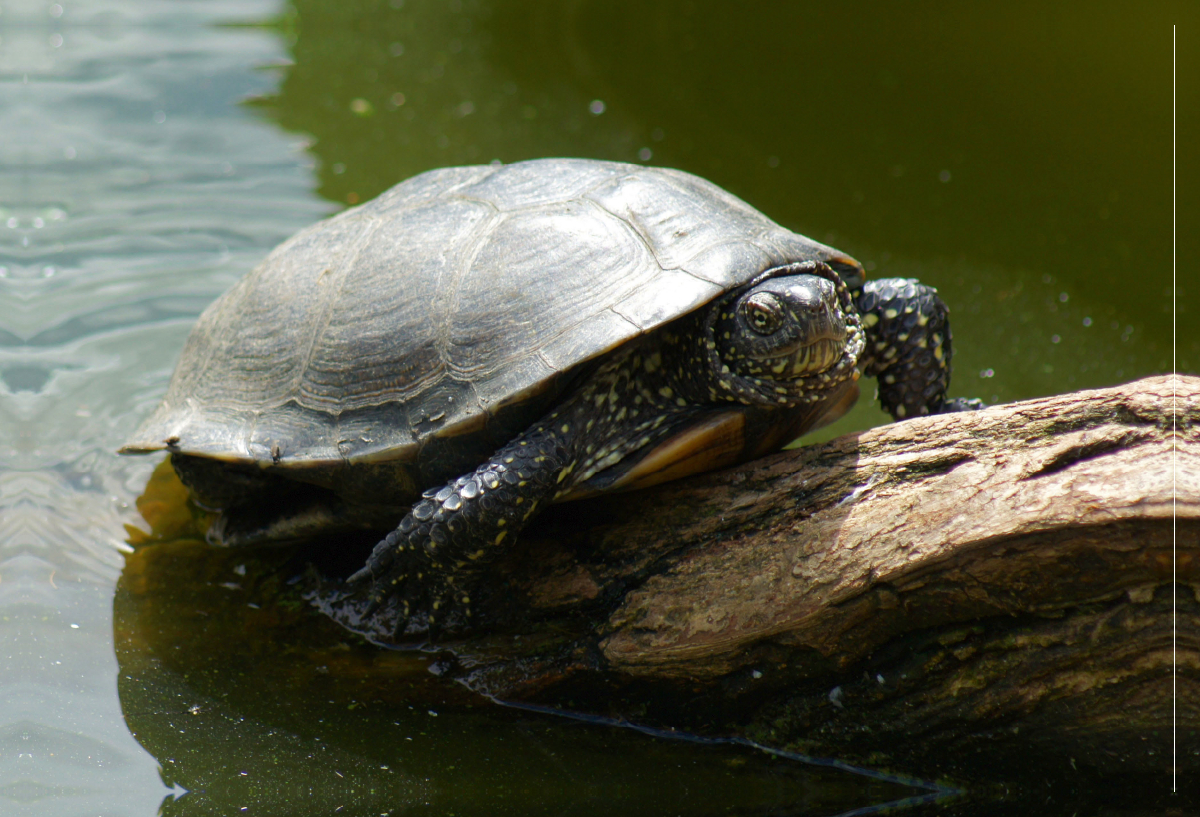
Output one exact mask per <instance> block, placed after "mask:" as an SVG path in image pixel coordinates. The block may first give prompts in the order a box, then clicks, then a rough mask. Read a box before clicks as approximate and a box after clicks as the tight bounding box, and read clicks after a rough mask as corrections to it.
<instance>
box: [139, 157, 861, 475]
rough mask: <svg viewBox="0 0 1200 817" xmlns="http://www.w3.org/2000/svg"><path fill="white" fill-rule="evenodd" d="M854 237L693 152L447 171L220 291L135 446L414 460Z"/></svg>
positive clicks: (319, 233) (240, 455) (327, 459)
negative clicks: (725, 183) (734, 190)
mask: <svg viewBox="0 0 1200 817" xmlns="http://www.w3.org/2000/svg"><path fill="white" fill-rule="evenodd" d="M839 257H841V255H840V253H838V252H837V251H835V250H832V249H831V248H829V247H826V246H824V245H822V244H819V243H816V242H814V241H811V240H810V239H808V238H805V237H804V236H801V235H798V234H796V233H793V232H791V231H789V230H786V229H784V228H782V227H780V226H779V225H777V224H775V223H774V222H773V221H771V220H770V219H768V218H767V217H766V216H764V215H762V214H761V213H759V212H758V211H757V210H755V209H754V208H752V207H750V206H749V205H747V204H746V203H745V202H743V201H741V200H740V199H738V198H736V197H735V196H733V195H731V194H729V193H727V192H725V191H724V190H722V189H721V188H719V187H717V186H716V185H714V184H712V183H710V182H707V181H705V180H703V179H700V178H698V177H696V176H693V175H690V174H688V173H684V172H681V171H678V170H669V169H665V168H649V167H642V166H638V165H630V164H620V163H614V162H600V161H590V160H582V159H542V160H536V161H528V162H519V163H515V164H510V165H496V166H479V167H459V168H447V169H442V170H434V171H430V172H428V173H423V174H421V175H419V176H416V177H414V178H412V179H409V180H408V181H405V182H403V183H401V184H399V185H397V186H396V187H393V188H392V189H391V190H389V191H387V192H386V193H384V194H383V195H381V196H379V197H378V198H376V199H374V200H373V201H370V202H367V203H366V204H363V205H361V206H359V207H355V208H352V209H350V210H347V211H345V212H343V213H341V214H339V215H337V216H335V217H333V218H330V219H328V220H326V221H322V222H320V223H318V224H315V225H313V226H311V227H309V228H307V229H305V230H303V231H301V232H300V233H298V234H297V235H296V236H294V237H293V238H291V239H290V240H288V241H286V242H285V243H283V244H282V245H280V246H279V247H278V248H277V249H275V251H274V252H272V253H271V254H270V255H269V256H268V257H267V259H266V260H265V261H263V263H262V264H260V265H259V266H258V267H257V268H256V269H255V270H254V271H253V272H251V273H250V274H249V275H247V276H246V277H245V278H244V279H243V280H242V281H240V282H239V283H238V284H237V285H235V286H234V287H233V288H232V289H230V290H229V291H228V292H227V293H225V294H224V295H223V296H222V297H221V298H219V299H218V300H217V301H216V302H214V303H213V304H212V305H211V306H210V307H209V308H208V309H207V310H205V312H204V313H203V315H201V316H200V319H199V322H198V323H197V325H196V327H195V328H194V329H193V331H192V333H191V336H190V337H189V338H188V341H187V345H186V346H185V347H184V350H183V354H182V358H181V360H180V363H179V365H178V367H177V369H176V371H175V374H174V377H173V378H172V380H171V383H170V386H169V388H168V391H167V395H166V397H165V398H164V399H163V401H162V403H161V405H160V406H159V407H158V408H157V410H156V411H155V412H154V413H153V414H152V415H151V416H150V417H149V418H148V419H147V420H146V421H145V422H144V423H143V424H142V426H141V427H140V428H139V429H138V431H137V432H136V433H135V435H134V437H133V438H132V439H131V440H130V442H129V443H127V444H126V446H125V447H124V448H123V449H122V450H123V451H124V452H145V451H155V450H161V449H164V448H170V449H171V450H173V451H178V452H182V453H186V454H195V455H199V456H204V457H211V458H215V459H219V460H225V461H230V462H242V463H259V464H268V463H272V464H274V465H275V466H277V467H279V468H283V469H288V468H293V467H297V466H303V465H309V466H314V465H315V466H322V465H323V466H331V465H335V464H337V465H342V466H345V465H348V464H356V463H371V462H374V463H385V462H400V461H413V460H415V459H416V458H417V457H418V454H419V453H420V452H421V451H422V449H427V448H437V447H439V446H440V447H442V448H445V447H446V446H447V445H449V446H450V447H453V445H454V441H456V440H458V439H460V438H464V439H465V438H472V437H475V438H478V437H479V436H480V434H479V433H480V432H481V431H482V430H484V429H485V427H491V426H492V425H493V424H494V423H495V422H497V421H496V418H497V417H498V416H502V415H503V413H504V410H505V408H506V407H516V408H520V407H522V406H524V405H528V404H531V403H540V404H541V406H544V405H545V404H546V403H547V401H548V400H549V399H553V395H554V394H556V393H557V392H555V391H554V390H556V389H559V388H561V387H562V384H563V382H564V381H565V378H564V374H565V373H570V372H571V371H572V370H574V369H576V368H577V367H579V366H580V365H581V364H584V363H585V362H586V361H589V360H591V359H593V358H596V357H597V356H600V355H603V354H604V353H605V352H607V351H609V350H611V349H613V348H615V347H617V346H619V345H621V344H624V343H626V342H629V341H630V340H632V339H634V338H636V337H638V336H639V335H642V334H644V333H646V332H649V331H651V330H653V329H655V328H656V327H658V326H661V325H662V324H664V323H667V322H669V321H671V320H673V319H675V318H678V317H680V316H681V315H684V314H686V313H688V312H690V311H691V310H693V309H695V308H697V307H698V306H700V305H701V304H704V303H706V302H708V301H710V300H712V299H713V298H715V297H716V296H718V295H720V294H721V293H722V292H726V291H728V290H730V289H732V288H735V287H738V286H740V285H742V284H745V283H747V282H749V281H750V280H751V279H753V278H754V277H755V276H757V275H758V274H759V273H760V272H762V271H764V270H767V269H770V268H772V267H776V266H779V265H782V264H787V263H792V262H796V261H804V260H810V259H817V260H830V259H837V258H839ZM853 283H859V282H853ZM538 410H539V411H540V410H541V407H539V409H538ZM527 422H529V420H528V417H526V416H521V417H518V418H517V419H516V420H515V423H516V424H517V427H516V428H515V429H507V430H504V431H495V430H493V433H491V434H490V436H491V437H492V438H495V440H499V441H500V442H503V440H504V438H505V435H506V434H507V435H509V436H511V434H512V433H515V431H518V430H520V424H521V423H527ZM433 441H438V445H433V446H431V445H430V444H431V442H433ZM493 443H494V440H493V442H487V443H485V444H482V448H481V450H483V449H486V448H487V446H489V445H492V444H493ZM472 445H473V446H474V447H480V445H481V444H480V443H479V441H478V440H477V439H476V441H475V442H474V443H473V444H472ZM468 447H472V446H468ZM472 456H473V455H472ZM318 470H321V469H318Z"/></svg>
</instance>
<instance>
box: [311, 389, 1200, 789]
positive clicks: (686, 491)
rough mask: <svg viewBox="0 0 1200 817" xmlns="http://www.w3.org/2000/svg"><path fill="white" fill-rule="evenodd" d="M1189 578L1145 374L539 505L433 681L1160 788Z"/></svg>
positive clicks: (1160, 410)
mask: <svg viewBox="0 0 1200 817" xmlns="http://www.w3.org/2000/svg"><path fill="white" fill-rule="evenodd" d="M1198 565H1200V379H1198V378H1194V377H1185V376H1167V377H1155V378H1149V379H1145V380H1141V381H1138V382H1135V383H1131V384H1128V385H1125V386H1122V387H1119V388H1112V389H1104V390H1097V391H1086V392H1078V393H1074V394H1066V395H1061V396H1056V397H1049V398H1045V399H1038V400H1029V401H1025V402H1021V403H1015V404H1011V405H1003V406H996V407H993V408H990V409H987V410H985V411H981V412H971V413H963V414H954V415H947V416H939V417H930V418H921V419H915V420H911V421H908V422H905V423H900V424H895V425H890V426H885V427H882V428H877V429H874V430H871V431H868V432H865V433H861V434H853V435H849V436H845V437H842V438H839V439H836V440H833V441H831V442H829V443H826V444H822V445H816V446H810V447H805V448H800V449H797V450H792V451H786V452H783V453H781V454H778V455H776V456H772V457H768V458H766V459H762V460H758V461H756V462H753V463H750V464H749V465H746V466H742V467H740V468H737V469H734V470H729V471H725V472H721V473H716V474H709V475H704V476H701V477H698V478H694V479H691V480H687V481H683V482H680V483H676V484H673V485H668V486H663V487H661V488H659V489H656V490H652V491H646V492H641V493H636V494H629V495H625V496H619V497H609V498H604V499H599V500H590V501H587V502H582V503H569V504H566V505H561V506H557V507H556V508H555V509H554V510H553V511H552V512H551V513H549V514H547V518H546V519H545V520H544V521H543V522H541V523H539V524H538V525H537V526H536V527H535V529H533V530H531V531H530V532H529V534H528V535H527V536H526V537H525V539H524V541H523V542H522V543H521V545H520V547H519V548H518V549H517V552H514V554H513V556H512V558H511V559H510V560H508V561H507V562H505V563H504V564H502V565H500V566H499V570H500V574H501V577H500V578H499V579H497V580H496V581H495V582H491V584H492V586H494V587H495V588H496V591H495V592H494V593H493V598H492V600H491V602H490V605H491V608H492V609H493V611H494V616H495V617H496V620H498V621H500V622H501V625H500V626H499V627H498V628H496V629H493V630H492V631H491V632H490V633H489V634H485V635H474V636H468V637H464V638H462V639H460V640H457V641H455V640H447V641H445V642H443V643H441V644H439V648H440V649H442V650H443V654H444V660H443V661H442V663H441V665H440V667H439V669H440V670H441V671H443V672H446V673H451V674H453V675H456V676H457V677H459V678H461V679H462V680H463V681H464V682H466V683H467V684H468V685H469V686H471V687H473V688H474V689H476V690H479V691H482V692H485V693H488V694H491V695H494V696H496V697H498V698H501V699H508V700H521V701H528V702H537V703H539V704H548V705H552V706H562V707H564V708H568V709H577V710H578V709H586V710H589V711H592V712H598V713H599V714H602V715H607V716H614V717H623V718H628V719H630V720H639V721H642V722H646V723H653V724H669V725H671V726H676V727H681V728H684V729H692V730H697V731H708V732H713V731H719V732H725V733H729V732H733V733H736V734H740V735H743V736H746V737H749V738H752V739H755V740H758V741H761V742H763V743H768V744H772V745H775V746H782V747H787V748H790V749H793V750H798V751H802V752H806V753H808V754H812V755H822V756H828V757H838V758H842V759H844V760H850V761H857V762H862V763H867V764H871V765H875V766H880V765H883V766H888V767H891V768H894V769H901V770H904V771H906V772H908V773H911V774H918V775H922V776H930V777H935V776H950V777H955V778H958V779H972V780H977V781H978V780H994V781H1006V782H1007V781H1012V780H1016V779H1024V780H1028V779H1030V777H1031V775H1032V776H1033V777H1036V778H1038V779H1039V780H1041V779H1042V778H1045V779H1058V780H1068V779H1078V780H1080V781H1081V782H1082V783H1084V784H1087V785H1092V784H1093V783H1095V782H1096V781H1105V782H1107V783H1112V782H1113V781H1116V780H1125V781H1136V788H1137V789H1138V790H1141V789H1143V787H1146V786H1149V787H1151V788H1152V789H1153V790H1155V791H1160V792H1162V791H1169V790H1170V778H1171V774H1172V771H1173V770H1175V771H1177V773H1178V775H1179V776H1180V778H1181V779H1187V778H1188V777H1189V776H1191V778H1192V783H1191V784H1190V785H1194V784H1195V778H1196V777H1197V776H1198V775H1200V568H1198ZM321 604H322V605H323V606H324V607H325V608H326V609H327V611H328V612H329V613H330V614H331V615H333V616H334V617H335V618H338V619H340V620H341V621H342V622H343V623H345V624H347V626H351V627H354V628H358V629H359V630H362V631H366V632H368V633H370V634H371V635H372V637H374V638H376V639H378V640H381V641H386V640H387V636H386V635H385V633H386V632H387V631H388V629H389V627H390V622H387V621H382V622H375V623H364V622H363V621H361V620H360V619H359V618H358V617H357V615H356V609H355V608H354V606H353V605H352V604H349V603H340V602H338V601H336V600H335V601H333V602H330V601H328V600H325V601H322V602H321ZM1173 691H1174V692H1173ZM1173 719H1174V720H1173ZM1173 723H1174V724H1175V727H1176V731H1175V736H1176V740H1175V742H1174V743H1173V742H1172V725H1173ZM1173 752H1174V753H1173ZM1173 764H1174V765H1173Z"/></svg>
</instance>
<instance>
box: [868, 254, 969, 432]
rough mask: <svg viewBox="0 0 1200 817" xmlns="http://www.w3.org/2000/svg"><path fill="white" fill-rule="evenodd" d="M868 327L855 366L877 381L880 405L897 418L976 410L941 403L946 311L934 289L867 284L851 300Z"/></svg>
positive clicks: (907, 282) (897, 281) (898, 281)
mask: <svg viewBox="0 0 1200 817" xmlns="http://www.w3.org/2000/svg"><path fill="white" fill-rule="evenodd" d="M855 306H857V307H858V311H859V314H860V315H862V321H863V325H864V326H866V327H868V329H867V335H868V341H867V344H866V350H865V351H864V353H863V357H862V359H861V360H860V361H859V363H858V365H859V368H860V369H861V370H862V372H863V374H865V375H867V376H869V377H875V378H877V379H878V382H879V402H880V404H881V405H882V406H883V410H884V411H886V412H887V413H888V414H890V415H892V417H894V418H896V419H897V420H903V419H906V418H909V417H919V416H922V415H926V414H937V413H940V412H943V411H946V410H952V411H954V410H962V409H971V408H979V407H980V405H981V404H978V403H975V402H971V401H961V400H960V401H952V402H951V403H949V404H947V403H946V402H945V397H946V389H947V387H948V386H949V385H950V357H951V344H950V324H949V320H948V316H949V311H950V310H949V309H947V307H946V305H945V303H943V302H942V299H941V298H939V297H938V294H937V290H936V289H934V288H933V287H930V286H926V285H924V284H921V283H919V282H918V281H916V280H913V279H911V278H885V279H881V280H878V281H868V282H867V284H866V285H865V286H864V287H863V288H862V291H861V292H860V293H858V295H857V296H856V298H855Z"/></svg>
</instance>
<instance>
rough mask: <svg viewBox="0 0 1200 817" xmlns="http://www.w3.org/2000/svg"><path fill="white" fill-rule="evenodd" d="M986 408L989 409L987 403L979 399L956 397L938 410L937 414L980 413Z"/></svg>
mask: <svg viewBox="0 0 1200 817" xmlns="http://www.w3.org/2000/svg"><path fill="white" fill-rule="evenodd" d="M985 408H987V403H985V402H983V401H982V400H980V399H979V398H978V397H955V398H954V399H953V400H947V401H946V402H944V403H942V407H941V408H939V409H938V412H937V413H938V414H952V413H953V412H956V411H979V410H980V409H985Z"/></svg>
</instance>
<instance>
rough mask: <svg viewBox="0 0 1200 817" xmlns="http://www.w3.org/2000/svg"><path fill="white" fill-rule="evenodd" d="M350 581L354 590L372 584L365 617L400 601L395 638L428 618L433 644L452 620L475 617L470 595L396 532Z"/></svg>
mask: <svg viewBox="0 0 1200 817" xmlns="http://www.w3.org/2000/svg"><path fill="white" fill-rule="evenodd" d="M346 581H347V583H348V584H349V585H351V586H352V587H354V586H359V587H361V586H363V585H365V584H366V583H367V582H370V587H369V589H368V590H367V591H366V592H367V606H366V607H365V608H364V610H363V614H364V616H368V617H369V616H373V615H375V614H376V613H377V612H379V610H380V609H381V608H382V607H383V605H384V604H385V603H386V602H387V601H388V599H390V598H395V599H396V622H395V625H394V626H393V628H392V635H393V637H395V638H399V637H400V636H402V635H403V634H404V632H405V630H406V629H407V628H408V625H409V623H410V622H411V621H412V620H413V619H414V618H415V617H417V616H420V615H421V614H424V615H425V618H426V627H427V632H428V637H429V640H430V641H434V640H436V639H437V637H438V635H439V634H440V633H441V632H442V631H443V629H444V628H445V626H446V624H447V623H448V622H449V621H450V619H451V618H452V617H453V618H455V619H458V618H468V617H470V614H471V608H470V604H471V599H470V596H469V595H468V594H467V592H466V591H465V590H463V589H462V588H460V587H458V586H457V585H456V584H455V582H454V581H453V578H452V577H451V576H450V575H448V573H447V572H446V571H445V570H444V568H443V567H442V566H440V565H438V564H436V563H434V562H432V561H431V560H430V559H429V557H428V555H427V554H426V553H425V552H424V551H423V550H422V549H420V548H418V547H416V546H414V545H412V544H411V543H409V542H407V541H406V540H405V538H404V536H403V534H400V533H398V532H395V531H393V532H392V533H390V534H388V536H387V538H385V539H384V540H383V541H381V542H380V543H379V544H377V545H376V546H375V549H374V550H373V551H372V552H371V556H370V558H368V559H367V564H366V565H365V566H364V567H363V568H362V570H359V571H358V572H357V573H355V574H354V575H352V576H350V578H349V579H347V580H346Z"/></svg>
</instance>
